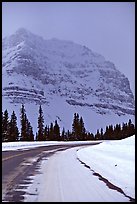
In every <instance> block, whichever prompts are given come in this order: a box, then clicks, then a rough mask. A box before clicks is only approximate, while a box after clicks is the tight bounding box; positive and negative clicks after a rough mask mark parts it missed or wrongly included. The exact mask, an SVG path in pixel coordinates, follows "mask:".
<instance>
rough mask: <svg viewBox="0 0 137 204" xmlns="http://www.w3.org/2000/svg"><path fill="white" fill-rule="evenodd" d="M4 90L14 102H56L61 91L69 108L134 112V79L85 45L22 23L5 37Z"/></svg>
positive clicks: (3, 57) (10, 101) (6, 99)
mask: <svg viewBox="0 0 137 204" xmlns="http://www.w3.org/2000/svg"><path fill="white" fill-rule="evenodd" d="M2 94H3V96H2V97H3V99H4V100H5V101H8V103H9V104H14V105H15V104H21V103H24V104H36V105H39V104H42V105H46V107H51V104H53V103H54V102H55V103H56V98H57V97H58V98H60V103H63V104H64V103H65V104H66V106H67V108H68V107H69V108H70V109H71V108H72V107H73V108H74V107H75V108H76V107H81V108H82V110H83V111H84V109H85V108H88V110H92V111H94V112H96V113H97V114H101V115H102V114H110V113H112V112H113V113H114V114H116V115H119V116H120V115H125V114H126V115H127V114H129V115H134V97H133V94H132V92H131V89H130V84H129V81H128V79H127V78H126V77H125V76H124V74H122V73H121V72H120V71H119V70H117V69H116V67H115V65H114V64H113V63H112V62H109V61H106V60H105V58H104V57H103V56H101V55H99V54H97V53H94V52H93V51H91V50H90V49H88V48H87V47H85V46H81V45H78V44H75V43H73V42H71V41H61V40H57V39H51V40H44V39H43V38H41V37H39V36H37V35H34V34H32V33H31V32H29V31H27V30H25V29H23V28H21V29H19V30H18V31H17V32H16V33H15V34H14V35H11V36H10V37H8V38H4V39H3V41H2ZM61 101H62V102H61ZM4 107H5V106H4ZM51 108H52V107H51Z"/></svg>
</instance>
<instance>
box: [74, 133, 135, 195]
mask: <svg viewBox="0 0 137 204" xmlns="http://www.w3.org/2000/svg"><path fill="white" fill-rule="evenodd" d="M77 155H78V158H79V159H80V160H81V161H82V162H84V163H85V164H87V165H88V166H90V168H91V169H92V170H94V171H95V172H96V173H99V174H100V175H101V176H103V177H104V178H106V179H108V180H109V181H110V182H111V183H112V184H114V185H116V186H118V187H120V188H121V189H122V190H123V191H124V193H125V194H127V195H128V196H131V197H132V198H135V135H134V136H131V137H129V138H126V139H123V140H119V141H104V142H103V143H101V144H99V145H94V146H92V147H86V148H82V149H80V150H78V151H77Z"/></svg>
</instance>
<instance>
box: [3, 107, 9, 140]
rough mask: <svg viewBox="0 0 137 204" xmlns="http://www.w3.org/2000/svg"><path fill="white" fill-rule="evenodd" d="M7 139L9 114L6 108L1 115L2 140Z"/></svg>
mask: <svg viewBox="0 0 137 204" xmlns="http://www.w3.org/2000/svg"><path fill="white" fill-rule="evenodd" d="M8 139H9V116H8V111H7V109H6V110H5V111H4V114H3V117H2V141H3V142H5V141H8Z"/></svg>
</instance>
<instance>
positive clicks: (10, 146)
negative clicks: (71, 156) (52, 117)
mask: <svg viewBox="0 0 137 204" xmlns="http://www.w3.org/2000/svg"><path fill="white" fill-rule="evenodd" d="M84 143H86V144H90V143H97V141H75V142H73V141H72V142H71V141H69V142H68V141H67V142H62V141H60V142H58V141H33V142H25V141H22V142H3V143H2V151H11V150H20V149H23V150H27V149H30V148H35V147H42V146H48V145H62V144H67V145H69V144H70V145H71V144H84Z"/></svg>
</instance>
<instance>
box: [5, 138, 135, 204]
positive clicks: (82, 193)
mask: <svg viewBox="0 0 137 204" xmlns="http://www.w3.org/2000/svg"><path fill="white" fill-rule="evenodd" d="M93 142H94V141H93ZM61 143H62V144H63V143H64V144H66V142H15V143H4V144H3V145H2V149H3V151H4V150H8V149H9V150H11V149H22V148H23V149H24V148H27V149H28V148H32V147H33V148H34V147H36V146H41V145H42V146H43V145H49V144H50V145H53V144H61ZM67 143H71V144H72V143H74V142H67ZM80 143H81V142H80ZM77 158H78V159H79V160H81V161H82V162H83V163H85V164H86V165H88V166H90V168H91V169H92V170H93V171H94V172H97V173H99V174H100V175H101V176H102V177H104V178H106V179H108V180H109V181H110V182H111V183H112V184H114V185H116V186H118V187H119V188H121V189H122V190H123V191H124V193H125V194H126V195H127V196H130V197H132V198H135V136H132V137H129V138H126V139H124V140H119V141H104V142H103V143H101V144H98V145H93V146H90V147H84V148H83V147H75V148H71V149H68V150H65V151H59V152H57V153H56V154H54V155H53V156H51V157H49V158H48V159H46V160H42V161H41V164H40V169H39V172H40V173H39V174H36V175H35V176H32V177H31V178H30V179H32V183H31V184H29V185H27V186H26V190H25V191H26V194H25V200H24V201H25V202H29V201H30V202H33V201H34V202H41V201H47V202H48V201H49V202H67V201H68V202H73V201H74V202H81V201H82V202H88V201H90V202H129V198H127V197H125V196H124V195H123V194H122V193H119V192H117V191H116V190H113V189H109V188H108V186H107V185H106V184H105V183H104V182H102V181H100V180H99V178H98V177H97V176H93V172H92V171H90V169H89V168H86V167H85V166H84V165H82V164H81V163H80V161H78V159H77Z"/></svg>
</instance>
